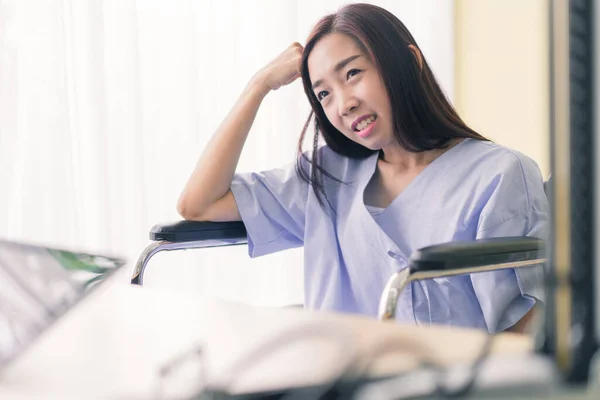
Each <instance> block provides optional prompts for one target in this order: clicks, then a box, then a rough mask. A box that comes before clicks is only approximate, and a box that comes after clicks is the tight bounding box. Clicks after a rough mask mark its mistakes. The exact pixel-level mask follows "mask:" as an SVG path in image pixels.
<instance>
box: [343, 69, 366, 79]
mask: <svg viewBox="0 0 600 400" xmlns="http://www.w3.org/2000/svg"><path fill="white" fill-rule="evenodd" d="M360 72H362V71H361V70H360V69H356V68H353V69H351V70H349V71H348V73H347V74H346V79H350V78H352V77H353V76H354V75H357V74H359V73H360Z"/></svg>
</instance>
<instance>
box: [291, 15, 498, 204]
mask: <svg viewBox="0 0 600 400" xmlns="http://www.w3.org/2000/svg"><path fill="white" fill-rule="evenodd" d="M331 33H342V34H345V35H347V36H349V37H350V38H352V39H353V40H355V41H356V43H357V44H358V45H359V46H360V47H361V48H363V49H365V50H366V52H367V53H368V55H369V56H370V58H371V60H372V61H373V63H374V64H375V66H376V68H377V69H378V71H379V73H380V75H381V77H382V79H383V82H384V84H385V87H386V88H387V92H388V96H389V99H390V103H391V109H392V115H393V127H394V135H395V137H396V139H397V140H398V143H399V144H400V145H401V146H402V147H403V148H404V149H406V150H408V151H412V152H422V151H427V150H432V149H440V148H445V147H446V146H447V145H448V142H449V141H450V140H451V139H453V138H473V139H478V140H487V139H486V138H485V137H483V136H481V135H480V134H478V133H477V132H475V131H474V130H472V129H471V128H469V127H468V126H467V125H466V124H465V123H464V122H463V121H462V119H461V118H460V117H459V116H458V114H457V112H456V111H455V110H454V108H453V107H452V105H451V104H450V102H449V101H448V99H447V98H446V96H445V94H444V92H443V91H442V89H441V87H440V85H439V84H438V82H437V81H436V79H435V76H434V75H433V72H432V71H431V68H429V65H428V64H427V61H426V60H425V57H424V56H422V53H421V61H422V62H421V63H419V61H417V58H416V57H415V55H414V54H413V53H412V51H411V49H410V48H409V45H413V46H415V47H416V48H417V49H418V48H419V47H418V46H417V43H416V41H415V39H414V38H413V37H412V35H411V34H410V32H409V31H408V29H406V27H405V26H404V24H403V23H402V22H401V21H400V20H399V19H398V18H397V17H396V16H394V15H393V14H392V13H390V12H389V11H387V10H385V9H383V8H381V7H378V6H374V5H371V4H348V5H346V6H344V7H342V8H340V9H339V10H338V11H337V12H336V13H335V14H330V15H327V16H325V17H323V18H322V19H321V20H320V21H319V22H317V24H316V25H315V27H314V28H313V30H312V32H311V33H310V35H309V37H308V40H307V41H306V45H305V47H304V53H303V55H302V69H301V73H302V83H303V85H304V91H305V93H306V96H307V97H308V100H309V102H310V105H311V108H312V111H311V113H310V115H309V117H308V119H307V120H306V123H305V124H304V127H303V129H302V134H301V135H300V140H299V142H298V155H297V159H296V172H297V173H298V175H299V176H300V177H301V178H302V179H303V180H304V181H305V182H307V183H309V184H310V185H311V186H312V188H313V190H314V192H315V195H316V197H317V200H318V201H319V203H320V205H321V206H323V205H324V202H325V201H327V203H328V204H329V205H330V206H331V203H330V202H329V200H328V199H327V195H326V193H325V188H324V183H323V176H326V177H327V178H329V179H331V180H333V181H336V182H338V183H341V181H340V180H339V179H338V178H337V177H334V176H333V175H331V174H330V173H329V172H327V171H326V170H325V169H324V168H323V167H322V165H321V162H320V158H321V157H320V154H319V153H318V147H319V137H320V136H322V137H323V139H324V141H325V143H326V144H327V146H328V147H329V148H330V149H331V150H332V151H334V152H336V153H338V154H341V155H343V156H346V157H350V158H358V159H360V158H366V157H369V156H370V155H372V154H374V153H375V152H377V150H371V149H368V148H366V147H364V146H362V145H360V144H358V143H356V142H354V141H352V140H350V139H348V138H347V137H346V136H345V135H344V134H342V133H341V132H340V131H338V130H337V129H336V128H334V127H333V125H332V124H331V123H330V122H329V120H328V119H327V116H326V115H325V112H324V111H323V108H322V106H321V103H320V102H319V100H318V99H317V97H316V96H315V94H314V92H313V90H312V82H311V80H310V75H309V71H308V57H309V55H310V53H311V51H312V50H313V48H314V47H315V45H316V44H317V43H318V42H319V40H321V39H322V38H323V37H325V36H326V35H329V34H331ZM419 52H420V50H419ZM313 118H314V137H313V151H312V156H311V158H309V157H308V156H307V155H306V154H305V153H304V152H303V143H304V138H305V136H306V131H307V130H308V127H309V126H310V123H311V120H313ZM303 160H304V161H307V162H308V163H309V164H312V168H310V172H309V171H307V170H306V169H305V168H304V167H303V165H302V161H303Z"/></svg>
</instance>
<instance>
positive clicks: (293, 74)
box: [255, 42, 304, 90]
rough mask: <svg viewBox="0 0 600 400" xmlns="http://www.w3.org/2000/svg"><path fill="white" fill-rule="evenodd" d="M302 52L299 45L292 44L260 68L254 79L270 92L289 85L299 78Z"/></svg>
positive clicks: (296, 43)
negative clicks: (265, 86)
mask: <svg viewBox="0 0 600 400" xmlns="http://www.w3.org/2000/svg"><path fill="white" fill-rule="evenodd" d="M303 51H304V47H303V46H302V45H301V44H300V43H298V42H295V43H292V44H291V45H290V46H289V47H288V48H287V49H285V50H284V51H283V52H282V53H281V54H279V55H278V56H277V57H275V59H273V60H272V61H271V62H270V63H268V64H267V65H266V66H265V67H264V68H262V69H261V70H260V71H259V72H258V73H257V74H256V76H255V79H258V80H259V82H261V83H263V84H265V85H267V87H268V89H270V90H277V89H279V88H280V87H282V86H285V85H289V84H290V83H292V82H293V81H295V80H296V79H298V77H299V76H300V67H301V64H302V52H303Z"/></svg>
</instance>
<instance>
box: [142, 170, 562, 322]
mask: <svg viewBox="0 0 600 400" xmlns="http://www.w3.org/2000/svg"><path fill="white" fill-rule="evenodd" d="M550 185H551V179H548V180H547V181H546V182H544V190H545V192H546V193H549V188H550ZM150 240H151V241H152V243H151V244H149V245H148V246H147V247H146V248H145V249H144V250H143V252H142V253H141V254H140V256H139V258H138V260H137V262H136V264H135V267H134V270H133V273H132V276H131V284H133V285H143V283H144V272H145V271H146V267H147V265H148V262H149V261H150V259H151V258H152V257H153V256H154V255H155V254H157V253H158V252H161V251H173V250H189V249H201V248H211V247H222V246H237V245H247V243H248V241H247V232H246V228H245V226H244V224H243V222H241V221H236V222H198V221H178V222H174V223H166V224H157V225H155V226H154V227H152V229H151V230H150ZM545 253H546V246H545V242H544V241H543V240H541V239H537V238H531V237H503V238H492V239H480V240H474V241H471V242H451V243H442V244H437V245H433V246H428V247H425V248H422V249H419V250H417V251H415V252H414V253H413V254H411V256H410V259H409V264H408V267H407V268H405V269H403V270H401V271H399V272H396V273H394V274H392V275H391V276H390V278H389V279H388V282H387V284H386V285H385V288H384V290H383V292H382V293H381V296H380V299H379V311H378V319H379V320H382V321H383V320H394V319H395V317H396V309H397V305H398V299H399V297H400V294H401V293H402V290H404V288H405V287H407V286H408V285H410V284H411V283H412V282H416V281H420V280H424V279H435V278H442V277H449V276H455V275H463V274H473V273H479V272H489V271H496V270H501V269H508V268H524V267H531V266H539V265H543V264H545V263H546V254H545Z"/></svg>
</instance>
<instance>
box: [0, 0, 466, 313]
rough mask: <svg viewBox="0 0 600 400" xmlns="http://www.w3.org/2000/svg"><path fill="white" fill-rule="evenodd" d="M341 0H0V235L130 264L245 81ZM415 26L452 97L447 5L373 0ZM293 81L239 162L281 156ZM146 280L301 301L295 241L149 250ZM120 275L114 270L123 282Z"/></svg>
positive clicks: (302, 115)
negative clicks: (282, 246)
mask: <svg viewBox="0 0 600 400" xmlns="http://www.w3.org/2000/svg"><path fill="white" fill-rule="evenodd" d="M347 2H348V1H337V0H336V1H332V0H327V1H322V0H286V1H282V0H253V1H251V0H212V1H208V0H177V1H176V0H137V1H136V0H0V160H1V162H2V168H0V188H1V192H0V193H1V195H0V237H4V238H7V239H12V240H19V241H27V242H33V243H42V244H48V245H52V246H59V247H63V248H70V249H76V250H83V251H90V252H96V253H108V254H114V255H118V256H123V257H125V258H127V259H128V260H129V264H128V268H131V267H132V266H133V264H134V263H135V260H136V258H137V257H138V255H139V253H140V252H141V251H142V250H143V248H144V247H145V246H146V245H147V244H148V243H149V240H148V231H149V229H150V228H151V227H152V225H153V224H156V223H159V222H167V221H176V220H178V219H179V216H178V215H177V213H176V210H175V205H176V201H177V198H178V196H179V193H180V191H181V190H182V188H183V186H184V184H185V182H186V180H187V178H188V176H189V174H190V173H191V171H192V169H193V167H194V165H195V163H196V160H197V158H198V156H199V155H200V154H201V152H202V149H203V148H204V146H205V144H206V143H207V140H208V139H209V137H210V135H211V134H212V133H213V132H214V130H215V129H216V127H217V125H218V124H219V123H220V121H221V120H222V119H223V117H224V116H225V114H226V113H227V112H228V111H229V108H230V107H231V106H232V104H233V102H234V101H235V100H236V98H237V96H238V95H239V94H240V92H241V91H242V89H243V88H244V86H245V85H246V83H247V82H248V80H249V79H250V77H251V76H252V75H253V74H254V73H255V72H256V71H257V70H258V69H259V68H260V67H262V66H263V65H264V64H265V63H267V62H268V61H270V60H271V59H272V58H273V57H275V56H276V55H277V54H278V53H279V52H280V51H282V50H283V49H284V48H285V47H287V46H288V45H289V44H290V43H292V42H293V41H299V42H300V43H304V40H305V39H306V37H307V35H308V33H309V31H310V29H311V27H312V25H313V24H314V23H315V22H316V21H317V20H318V19H319V18H320V17H321V16H323V15H324V14H326V13H328V12H332V11H335V10H336V9H337V8H338V7H339V6H340V5H342V4H344V3H347ZM371 3H374V4H378V5H381V6H383V7H384V8H387V9H388V10H390V11H391V12H393V13H394V14H395V15H397V16H398V17H399V18H400V19H401V20H402V21H403V22H404V23H405V24H406V25H407V26H408V28H409V29H410V30H411V31H412V33H413V35H414V36H415V38H416V40H417V42H418V43H419V44H420V46H421V48H422V49H423V52H424V54H425V56H426V57H427V59H428V60H429V62H430V64H431V65H432V68H433V69H434V72H435V73H436V75H437V77H438V79H439V81H440V82H441V84H442V85H443V87H444V89H445V90H446V92H447V94H448V96H449V98H450V99H452V97H453V91H454V88H453V73H454V69H453V65H454V60H453V52H454V49H453V3H452V0H422V1H418V2H417V1H414V0H389V1H372V2H371ZM308 111H309V108H308V102H307V101H306V100H305V98H304V94H303V91H302V88H301V84H300V82H299V81H298V82H296V83H294V84H293V85H291V86H289V87H285V88H283V89H281V90H279V91H277V92H274V93H272V94H270V95H269V96H268V97H267V99H266V100H265V102H264V105H263V107H262V108H261V110H260V112H259V115H258V117H257V119H256V123H255V125H254V126H253V128H252V131H251V133H250V136H249V139H248V142H247V145H246V148H245V149H244V153H243V155H242V158H241V160H240V163H239V168H238V170H240V171H246V170H260V169H265V168H271V167H276V166H281V165H283V164H287V163H289V162H291V161H293V159H294V154H295V148H296V143H297V140H298V136H299V133H300V130H301V127H302V124H303V122H304V121H305V119H306V117H307V115H308ZM153 260H154V261H153V262H151V264H150V266H149V269H148V273H147V275H146V284H148V285H153V286H160V287H165V288H169V289H175V290H202V291H204V292H205V293H207V294H209V295H216V296H221V297H224V298H227V299H231V300H236V301H244V302H249V303H254V304H270V305H281V304H289V303H300V302H302V297H303V296H302V282H303V279H302V267H301V266H302V251H301V250H300V249H296V250H291V251H286V252H282V253H279V254H274V255H270V256H265V257H262V258H258V259H255V260H250V259H249V258H248V256H247V250H246V248H245V247H237V248H227V249H218V250H202V251H188V252H170V253H160V254H159V255H157V256H155V258H154V259H153ZM125 278H126V277H125V275H123V279H125Z"/></svg>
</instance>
